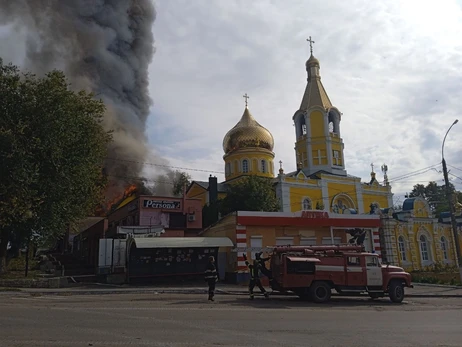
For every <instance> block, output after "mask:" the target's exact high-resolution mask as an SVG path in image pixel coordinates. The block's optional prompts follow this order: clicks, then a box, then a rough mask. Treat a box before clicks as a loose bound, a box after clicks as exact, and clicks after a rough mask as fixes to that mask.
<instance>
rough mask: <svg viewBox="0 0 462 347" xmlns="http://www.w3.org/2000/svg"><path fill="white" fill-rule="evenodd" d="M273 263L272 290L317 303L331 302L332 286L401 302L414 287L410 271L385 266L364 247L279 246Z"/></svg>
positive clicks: (272, 257) (349, 292)
mask: <svg viewBox="0 0 462 347" xmlns="http://www.w3.org/2000/svg"><path fill="white" fill-rule="evenodd" d="M270 262H271V275H272V281H271V287H272V289H273V290H275V291H280V292H287V291H291V292H293V293H295V294H297V295H298V296H299V297H300V298H302V299H311V300H313V301H314V302H318V303H321V302H327V301H329V300H330V297H331V293H332V289H335V290H336V292H337V293H339V294H343V295H352V294H361V293H367V294H369V296H370V297H371V298H380V297H384V296H385V295H388V296H389V297H390V300H391V301H392V302H395V303H400V302H402V301H403V299H404V287H410V288H412V287H413V286H412V284H411V275H410V274H409V273H407V272H405V271H404V270H403V269H402V268H400V267H397V266H390V265H382V264H381V262H380V259H379V257H378V255H377V254H374V253H367V252H365V251H364V248H363V247H362V246H353V245H338V246H287V247H281V246H279V247H275V248H274V249H273V253H272V255H271V258H270Z"/></svg>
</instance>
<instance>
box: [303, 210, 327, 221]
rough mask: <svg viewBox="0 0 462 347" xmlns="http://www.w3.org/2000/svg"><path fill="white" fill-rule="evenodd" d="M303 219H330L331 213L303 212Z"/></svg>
mask: <svg viewBox="0 0 462 347" xmlns="http://www.w3.org/2000/svg"><path fill="white" fill-rule="evenodd" d="M301 217H302V218H316V219H321V218H322V219H329V213H327V212H324V211H302V216H301Z"/></svg>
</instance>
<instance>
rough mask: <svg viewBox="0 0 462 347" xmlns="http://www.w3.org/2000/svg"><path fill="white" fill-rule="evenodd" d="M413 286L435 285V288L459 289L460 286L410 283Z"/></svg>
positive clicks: (461, 287)
mask: <svg viewBox="0 0 462 347" xmlns="http://www.w3.org/2000/svg"><path fill="white" fill-rule="evenodd" d="M412 284H413V285H414V286H415V287H435V288H448V289H461V290H462V286H450V285H446V284H432V283H414V282H413V283H412Z"/></svg>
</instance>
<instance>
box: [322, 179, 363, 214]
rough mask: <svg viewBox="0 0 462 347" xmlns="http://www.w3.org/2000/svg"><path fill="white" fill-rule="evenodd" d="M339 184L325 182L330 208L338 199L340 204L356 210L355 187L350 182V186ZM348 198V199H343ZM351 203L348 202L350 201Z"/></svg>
mask: <svg viewBox="0 0 462 347" xmlns="http://www.w3.org/2000/svg"><path fill="white" fill-rule="evenodd" d="M347 182H348V181H346V180H345V183H340V182H329V181H327V191H328V197H329V204H330V205H331V206H332V205H333V204H335V203H336V202H337V201H338V199H342V202H343V203H344V204H346V205H347V207H349V208H354V209H358V198H357V195H356V186H355V184H354V183H353V182H352V183H351V184H348V183H347ZM345 197H348V198H345ZM350 199H351V201H348V200H350ZM349 205H353V206H349Z"/></svg>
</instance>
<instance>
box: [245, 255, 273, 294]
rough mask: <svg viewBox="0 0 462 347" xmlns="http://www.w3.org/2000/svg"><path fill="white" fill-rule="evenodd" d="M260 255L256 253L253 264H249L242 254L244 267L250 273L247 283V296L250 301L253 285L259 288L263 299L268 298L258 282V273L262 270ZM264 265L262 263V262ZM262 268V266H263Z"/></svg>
mask: <svg viewBox="0 0 462 347" xmlns="http://www.w3.org/2000/svg"><path fill="white" fill-rule="evenodd" d="M260 254H261V253H257V254H256V255H255V260H254V261H253V264H250V263H249V262H248V260H247V256H246V255H245V253H244V255H243V256H244V260H245V265H247V267H248V268H249V271H250V282H249V295H250V299H251V300H253V299H254V294H253V289H254V288H255V285H256V286H257V287H258V288H260V291H261V292H262V294H263V295H264V296H265V298H268V292H267V291H266V290H265V288H263V286H262V284H261V282H260V273H261V269H262V261H261V259H260ZM263 264H264V262H263ZM263 266H264V265H263Z"/></svg>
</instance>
